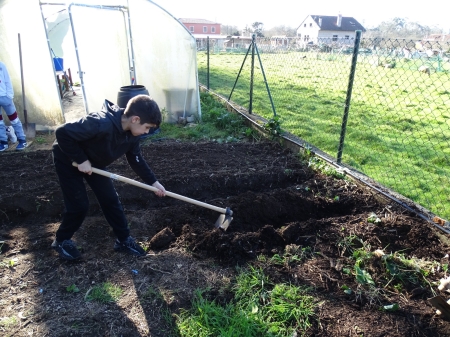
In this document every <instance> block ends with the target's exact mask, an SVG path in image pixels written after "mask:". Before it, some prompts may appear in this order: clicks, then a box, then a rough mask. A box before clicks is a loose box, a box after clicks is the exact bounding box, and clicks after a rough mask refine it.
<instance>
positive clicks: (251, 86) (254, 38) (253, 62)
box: [248, 34, 256, 113]
mask: <svg viewBox="0 0 450 337" xmlns="http://www.w3.org/2000/svg"><path fill="white" fill-rule="evenodd" d="M255 43H256V34H253V35H252V67H251V69H250V71H251V73H250V106H249V108H248V112H249V113H252V108H253V74H254V71H255Z"/></svg>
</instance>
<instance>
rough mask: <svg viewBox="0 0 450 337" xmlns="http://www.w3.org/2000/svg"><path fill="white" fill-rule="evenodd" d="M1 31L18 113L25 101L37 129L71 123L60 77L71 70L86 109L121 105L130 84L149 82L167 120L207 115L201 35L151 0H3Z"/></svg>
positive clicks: (1, 51)
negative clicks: (199, 59)
mask: <svg viewBox="0 0 450 337" xmlns="http://www.w3.org/2000/svg"><path fill="white" fill-rule="evenodd" d="M0 32H1V33H0V61H2V62H3V63H5V65H6V67H7V68H8V71H9V74H10V77H11V81H12V84H13V88H14V93H15V96H14V104H15V105H16V108H17V112H18V114H19V116H21V117H22V118H23V110H24V106H25V109H26V111H27V116H28V122H29V123H35V124H36V129H37V130H50V129H54V128H55V127H56V126H57V125H59V124H61V123H64V122H66V121H68V120H67V119H68V116H66V115H65V113H64V109H63V104H62V102H63V100H64V95H63V96H62V97H61V91H60V84H61V82H60V80H59V79H58V76H57V75H58V74H61V73H62V74H63V75H62V76H59V78H63V79H66V78H67V79H68V77H67V76H68V73H69V72H70V74H71V79H72V84H73V85H77V86H79V88H81V90H80V92H81V95H82V99H83V106H84V109H83V111H82V114H85V113H89V112H94V111H99V110H100V108H101V107H102V105H103V102H104V100H105V99H108V100H110V101H112V102H114V103H116V101H117V95H118V92H119V90H120V88H121V87H123V86H129V85H143V86H145V88H146V89H147V90H148V92H149V94H150V96H151V97H152V98H153V99H154V100H155V101H156V102H157V103H158V105H159V107H160V109H161V110H162V111H163V114H164V116H163V117H164V121H166V122H176V121H177V120H178V118H179V117H180V116H184V115H192V114H194V115H198V116H199V115H200V113H201V111H200V99H199V87H198V77H197V61H196V43H195V38H194V37H193V36H192V34H191V33H190V32H189V31H188V30H187V29H186V28H185V26H183V25H182V24H181V23H180V22H179V21H178V20H177V19H176V18H174V17H173V16H172V15H171V14H170V13H169V12H167V11H166V10H164V9H163V8H162V7H160V6H159V5H158V4H156V3H154V2H152V1H148V0H109V1H107V0H82V1H80V2H52V1H47V2H44V1H38V0H21V1H17V0H0ZM60 67H62V71H59V70H61V69H60ZM58 71H59V72H58ZM22 78H23V81H22ZM65 83H66V85H67V84H68V86H70V81H66V82H65ZM63 85H64V83H63ZM22 89H23V90H22ZM73 93H74V94H75V91H74V92H73ZM68 94H69V95H70V92H69V93H67V92H66V94H65V95H68ZM69 100H70V99H69ZM22 120H23V119H22Z"/></svg>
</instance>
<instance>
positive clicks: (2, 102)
mask: <svg viewBox="0 0 450 337" xmlns="http://www.w3.org/2000/svg"><path fill="white" fill-rule="evenodd" d="M1 108H3V110H5V112H6V114H7V115H8V117H9V116H11V115H13V114H14V113H15V112H16V107H15V105H14V102H13V100H12V99H11V98H8V97H6V96H0V113H1ZM11 126H12V127H13V128H14V131H15V133H16V136H17V139H19V140H25V132H24V131H23V127H22V123H21V122H20V119H19V117H17V118H16V119H14V120H13V121H11ZM0 141H1V142H8V137H7V136H6V125H5V123H4V122H3V121H0Z"/></svg>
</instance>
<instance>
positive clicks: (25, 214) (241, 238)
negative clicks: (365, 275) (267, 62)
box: [0, 140, 450, 336]
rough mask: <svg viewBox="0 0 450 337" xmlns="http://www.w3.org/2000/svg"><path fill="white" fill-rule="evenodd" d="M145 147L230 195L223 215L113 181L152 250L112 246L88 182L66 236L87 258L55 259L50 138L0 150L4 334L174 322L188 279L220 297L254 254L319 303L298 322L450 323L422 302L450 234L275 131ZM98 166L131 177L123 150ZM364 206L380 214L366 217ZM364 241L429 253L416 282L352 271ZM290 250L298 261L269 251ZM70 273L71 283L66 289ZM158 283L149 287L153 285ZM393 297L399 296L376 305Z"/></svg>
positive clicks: (145, 328)
mask: <svg viewBox="0 0 450 337" xmlns="http://www.w3.org/2000/svg"><path fill="white" fill-rule="evenodd" d="M143 155H144V157H145V158H146V159H147V161H148V163H149V165H150V166H151V167H152V169H153V170H154V172H155V174H156V175H157V177H158V179H159V181H160V182H161V183H162V184H163V185H164V186H165V188H166V189H167V190H169V191H172V192H175V193H178V194H181V195H184V196H187V197H189V198H193V199H195V200H199V201H203V202H206V203H209V204H212V205H215V206H219V207H222V208H225V207H229V208H230V209H231V210H232V211H233V213H234V214H233V217H234V220H233V221H232V223H231V225H230V227H229V228H228V229H227V230H226V231H223V230H221V229H217V228H215V227H214V223H215V221H216V219H217V218H218V216H219V213H217V212H215V211H212V210H209V209H206V208H203V207H200V206H197V205H192V204H189V203H186V202H182V201H179V200H176V199H173V198H169V197H165V198H158V197H156V196H155V195H154V194H153V193H152V192H150V191H147V190H144V189H140V188H138V187H136V186H132V185H129V184H125V183H122V182H117V181H116V182H115V186H116V190H117V193H118V194H119V196H120V198H121V201H122V203H123V206H124V209H125V212H126V215H127V218H128V220H129V226H130V229H131V233H132V235H133V236H134V237H135V238H136V239H137V241H138V242H140V243H141V244H142V245H143V246H144V247H148V252H149V254H148V256H147V257H145V258H141V259H137V258H134V257H131V256H127V255H123V254H120V253H116V252H114V251H113V249H112V247H113V242H114V236H113V233H112V231H111V229H110V227H109V225H108V224H107V223H106V222H105V220H104V218H103V215H102V212H101V209H100V207H99V205H98V204H97V202H96V199H95V196H94V195H93V194H92V193H91V192H90V190H89V189H88V193H89V196H90V200H91V207H90V211H89V214H88V216H87V218H86V220H85V222H84V223H83V225H82V227H81V229H80V230H79V231H78V232H77V233H76V234H75V236H74V238H73V239H74V241H76V243H77V246H78V247H79V248H80V249H81V251H82V254H83V258H82V260H81V261H79V262H76V263H69V262H64V261H61V260H59V259H58V257H57V256H56V253H55V252H54V251H52V250H51V249H50V244H51V242H52V240H53V239H54V233H55V231H56V229H57V227H58V225H59V222H60V219H61V213H62V211H63V202H62V196H61V192H60V189H59V184H58V179H57V176H56V174H55V171H54V168H53V164H52V155H51V151H50V150H49V149H43V150H36V151H34V150H33V148H32V147H31V148H30V149H28V150H27V151H25V152H23V153H13V152H8V153H5V154H4V155H2V158H1V160H0V172H2V189H1V192H0V221H1V227H0V241H2V242H3V244H2V247H1V254H0V258H1V263H2V265H1V268H0V293H1V296H0V301H1V306H0V317H12V316H15V317H19V318H18V322H17V324H16V325H12V326H10V327H8V326H5V325H3V326H2V325H0V329H2V330H1V331H3V332H4V333H5V334H6V335H8V334H10V335H14V336H29V335H30V333H31V334H34V335H36V336H69V335H70V336H120V335H122V336H170V335H171V334H173V333H174V325H173V324H170V322H168V320H167V316H166V315H165V314H164V313H165V312H166V311H169V312H170V313H171V314H177V313H179V312H180V309H183V308H184V309H187V308H189V306H190V303H191V300H192V297H193V293H194V290H195V289H206V288H207V289H209V290H208V296H209V297H210V298H211V299H214V300H216V301H217V302H220V303H226V302H227V301H229V300H230V298H231V293H230V291H229V289H230V284H232V280H233V277H234V276H235V275H236V273H237V269H236V267H237V266H241V267H246V266H249V265H251V266H253V267H260V268H262V269H263V270H264V272H265V273H266V274H267V275H269V277H270V279H271V280H272V282H283V283H289V284H294V285H301V286H308V287H310V289H311V292H312V293H313V294H314V296H315V298H316V299H317V311H316V316H315V319H314V323H313V325H312V326H311V327H310V329H309V330H308V331H302V332H300V331H299V335H300V333H303V334H305V335H307V336H343V335H346V336H362V335H363V336H448V335H449V331H450V329H449V327H450V325H449V323H448V322H446V321H444V320H443V319H442V318H440V317H438V316H436V315H435V310H434V309H433V308H432V307H431V305H430V304H429V303H428V302H427V298H430V297H432V296H433V295H434V293H433V291H436V292H437V293H439V292H438V290H437V286H436V285H437V284H438V281H439V279H440V278H442V277H444V276H446V270H444V269H443V268H441V267H437V266H444V265H447V266H448V257H446V254H447V253H448V245H447V243H448V236H447V235H444V234H443V233H442V232H441V231H439V230H437V229H436V228H435V227H434V226H432V225H430V224H429V223H427V222H426V221H424V220H422V219H421V218H420V217H418V216H417V215H415V214H413V213H409V212H408V211H406V210H405V209H403V208H401V207H400V206H398V205H397V204H395V203H392V202H390V201H389V200H385V199H383V198H381V197H380V196H378V195H377V194H376V193H375V192H373V191H371V190H370V189H368V188H366V187H364V186H362V185H359V184H357V183H356V182H354V181H351V180H348V179H335V178H333V177H331V176H330V175H325V174H323V173H320V172H314V171H312V170H311V169H310V168H309V167H308V165H307V164H306V163H305V162H303V161H302V160H301V158H300V157H299V156H298V155H296V154H294V153H292V152H291V151H290V150H287V149H284V148H282V147H281V146H280V145H278V144H276V143H272V142H258V143H250V142H242V143H228V144H219V143H216V142H203V143H186V142H177V141H171V140H160V141H155V142H148V143H147V144H145V145H144V146H143ZM108 170H109V171H110V172H112V173H115V174H119V175H122V176H125V177H128V178H131V179H135V180H138V181H140V180H139V178H138V177H137V176H136V175H135V173H134V172H133V171H132V170H131V169H130V167H129V166H128V164H127V162H126V160H125V158H122V159H120V160H118V161H116V162H115V163H114V164H112V165H111V166H110V167H108ZM373 215H376V218H377V219H378V220H379V221H368V219H370V218H371V217H372V216H373ZM349 238H353V239H354V240H353V241H351V242H350V241H349ZM358 245H359V246H358ZM362 246H364V247H366V248H368V249H370V250H371V251H374V250H376V249H383V250H384V251H385V252H386V253H388V252H402V254H405V256H407V257H409V258H413V257H414V258H416V259H420V260H422V261H428V262H429V263H434V264H435V265H436V267H435V268H434V269H433V272H432V273H430V274H428V275H426V282H419V281H418V282H417V283H415V282H404V283H403V285H402V288H401V289H400V288H393V287H391V286H386V287H381V289H380V288H372V292H370V291H368V290H367V287H366V288H364V285H362V284H361V283H358V280H357V279H356V278H355V275H354V273H353V272H352V271H353V265H354V264H355V262H354V256H353V255H352V249H355V248H356V247H362ZM292 250H295V256H296V260H295V261H293V262H291V263H286V262H283V263H269V262H268V261H270V260H271V259H274V257H277V256H283V254H284V255H286V254H287V253H288V252H292ZM10 261H13V262H10ZM272 261H273V260H272ZM8 263H9V264H8ZM366 268H367V270H368V271H369V272H370V275H371V277H372V279H373V280H374V281H375V282H376V283H377V284H384V285H386V284H388V282H382V281H383V280H384V279H385V278H386V273H385V271H383V269H382V263H381V260H376V259H373V260H372V261H371V263H370V264H368V265H367V267H366ZM348 270H350V272H348ZM424 279H425V278H424ZM103 282H111V283H114V284H116V285H118V286H120V287H121V288H122V289H124V293H123V294H122V296H121V297H120V299H119V300H117V301H116V302H112V303H107V304H101V303H96V302H92V301H86V294H87V293H88V292H89V291H90V289H92V287H93V286H94V285H96V284H101V283H103ZM433 282H435V283H433ZM71 285H76V287H77V289H79V290H80V291H79V292H77V293H75V292H70V291H69V290H68V289H70V288H68V287H70V286H71ZM343 289H352V290H353V291H352V292H351V293H349V292H344V291H343ZM373 289H375V290H373ZM376 289H378V290H376ZM155 292H156V293H158V294H159V296H151V294H155ZM442 295H443V296H445V294H444V293H442ZM393 303H396V304H398V305H399V309H398V310H396V311H392V312H391V311H385V310H380V308H383V307H384V306H386V305H390V304H393ZM19 313H20V315H19ZM175 330H176V329H175ZM169 331H171V332H169ZM175 335H176V332H175Z"/></svg>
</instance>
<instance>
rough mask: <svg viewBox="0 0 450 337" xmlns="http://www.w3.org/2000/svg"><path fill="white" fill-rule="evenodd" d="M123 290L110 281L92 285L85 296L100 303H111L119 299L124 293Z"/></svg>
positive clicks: (88, 299)
mask: <svg viewBox="0 0 450 337" xmlns="http://www.w3.org/2000/svg"><path fill="white" fill-rule="evenodd" d="M122 292H123V290H122V289H121V288H120V287H119V286H117V285H114V284H112V283H110V282H105V283H102V284H99V285H96V286H94V287H92V288H91V289H90V290H89V291H88V292H87V293H86V296H85V299H86V300H87V301H97V302H100V303H109V302H115V301H117V300H118V299H119V298H120V296H121V295H122Z"/></svg>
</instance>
